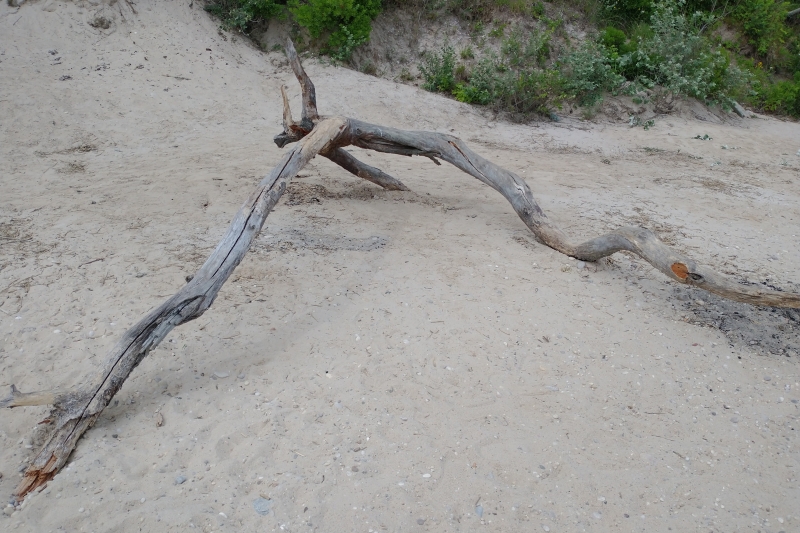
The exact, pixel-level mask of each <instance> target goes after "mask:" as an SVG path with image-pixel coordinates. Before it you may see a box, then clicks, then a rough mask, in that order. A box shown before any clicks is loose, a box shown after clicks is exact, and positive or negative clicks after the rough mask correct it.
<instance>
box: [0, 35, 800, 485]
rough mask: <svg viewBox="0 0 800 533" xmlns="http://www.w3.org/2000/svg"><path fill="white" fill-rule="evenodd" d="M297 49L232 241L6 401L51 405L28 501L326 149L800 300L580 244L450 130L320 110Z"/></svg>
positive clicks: (590, 256) (635, 232)
mask: <svg viewBox="0 0 800 533" xmlns="http://www.w3.org/2000/svg"><path fill="white" fill-rule="evenodd" d="M287 55H288V57H289V61H290V64H291V66H292V69H293V70H294V73H295V76H296V77H297V80H298V82H299V83H300V87H301V89H302V95H303V98H302V101H303V110H302V115H301V119H300V121H299V122H295V121H294V119H293V118H292V113H291V109H290V108H289V103H288V98H287V97H286V92H285V89H283V88H282V95H283V102H284V105H283V126H284V131H283V132H281V133H280V134H278V135H277V136H276V137H275V139H274V140H275V143H276V144H277V145H278V146H280V147H284V146H286V145H287V144H290V143H294V142H300V144H298V145H297V146H295V147H294V148H292V149H291V150H290V151H289V152H287V153H286V154H285V155H284V156H283V158H281V160H280V162H279V163H278V165H277V166H276V167H275V168H274V169H273V170H272V172H271V173H270V174H269V175H268V176H267V177H265V178H264V179H263V180H262V181H261V182H260V183H259V184H258V186H257V188H256V189H255V190H254V191H253V192H252V193H251V194H250V196H249V197H248V198H247V200H246V201H245V203H244V204H243V205H242V207H241V208H240V209H239V211H238V213H236V216H235V217H234V219H233V221H232V222H231V224H230V227H229V228H228V231H227V232H226V234H225V236H224V237H223V239H222V241H221V242H220V243H219V244H218V245H217V247H216V249H215V250H214V252H213V253H212V254H211V256H210V257H209V258H208V259H207V260H206V262H205V263H204V264H203V266H202V267H201V268H200V270H199V271H198V272H197V274H196V275H195V276H194V277H193V278H192V279H191V281H189V282H188V283H187V284H186V285H185V286H184V287H182V288H181V289H180V290H179V291H178V292H177V293H176V294H175V295H174V296H172V297H171V298H169V299H167V300H166V301H165V302H164V303H162V304H161V305H160V306H158V307H156V308H155V309H153V310H152V311H150V312H149V313H148V314H147V315H146V316H145V317H144V318H142V319H141V320H140V321H139V322H138V323H137V324H135V325H134V326H133V327H132V328H130V329H129V330H128V331H126V332H125V334H124V335H123V336H122V338H121V339H120V340H119V342H117V344H116V345H115V346H114V348H113V349H112V350H111V352H110V353H109V354H108V356H107V357H106V359H105V362H104V363H103V364H102V366H101V367H100V368H99V369H98V371H97V373H96V374H95V375H94V376H91V377H90V378H89V379H87V380H86V382H85V383H84V384H83V385H81V386H79V387H77V388H75V389H71V390H63V391H45V392H35V393H28V394H26V393H22V392H20V391H19V390H17V389H16V387H13V386H12V388H11V395H10V396H8V397H7V398H5V399H3V400H0V407H9V408H12V407H20V406H30V405H51V406H52V411H51V413H50V415H49V416H48V418H47V421H46V424H47V428H48V432H49V433H48V438H47V440H46V442H45V444H44V445H43V447H42V448H41V450H39V451H38V453H37V455H36V456H35V458H34V459H33V460H32V462H31V464H30V466H29V468H28V469H27V471H26V472H25V474H24V477H23V479H22V481H21V483H20V484H19V486H18V487H17V489H16V491H15V494H14V496H15V498H16V499H17V500H21V499H22V498H24V497H25V495H26V494H28V493H30V492H31V491H33V490H35V489H37V488H39V487H42V486H43V485H44V484H46V483H47V482H48V481H49V480H50V479H52V478H53V476H55V475H56V473H58V471H59V469H61V467H62V466H63V465H64V464H65V463H66V462H67V460H68V458H69V456H70V454H71V453H72V450H73V449H74V448H75V446H76V444H77V442H78V440H79V439H80V437H81V436H82V435H83V433H84V432H85V431H86V430H87V429H89V428H90V427H91V426H92V425H93V424H94V423H95V421H96V420H97V418H98V417H99V416H100V414H101V413H102V412H103V410H104V409H105V407H106V406H107V405H108V403H109V402H110V401H111V399H112V398H113V397H114V395H115V394H116V393H117V391H119V389H120V388H121V387H122V384H123V383H124V382H125V380H126V379H127V378H128V376H129V375H130V374H131V372H132V371H133V369H134V368H136V366H137V365H138V364H139V363H140V362H141V361H142V360H143V359H144V357H145V356H146V355H147V354H148V353H149V352H150V351H151V350H153V349H154V348H155V347H156V346H157V345H158V344H159V343H160V342H161V341H162V340H163V339H164V338H165V337H166V336H167V334H168V333H169V332H170V331H171V330H172V329H173V328H174V327H176V326H179V325H181V324H184V323H186V322H188V321H190V320H194V319H195V318H197V317H199V316H200V315H202V314H203V313H204V312H205V311H206V310H207V309H208V308H209V307H210V306H211V304H212V303H213V302H214V299H215V298H216V296H217V294H218V292H219V290H220V289H221V288H222V285H223V284H224V283H225V282H226V281H227V279H228V278H229V277H230V275H231V273H232V272H233V270H234V269H235V268H236V267H237V266H238V265H239V263H240V262H241V261H242V259H243V258H244V256H245V254H246V253H247V251H248V249H249V248H250V246H251V244H252V243H253V240H254V239H255V238H256V236H257V235H258V233H259V231H260V230H261V227H262V226H263V224H264V221H265V220H266V218H267V215H269V213H270V211H271V210H272V209H273V208H274V207H275V205H276V204H277V202H278V200H279V199H280V197H281V195H282V194H283V193H284V191H285V190H286V187H287V185H288V183H289V181H290V180H291V179H292V178H293V177H294V176H295V175H297V173H298V172H299V171H300V170H301V169H302V168H303V167H304V166H305V165H306V164H307V163H308V162H309V161H310V160H311V159H313V158H314V157H315V156H316V155H322V156H324V157H326V158H328V159H330V160H331V161H333V162H334V163H336V164H338V165H340V166H341V167H343V168H345V169H346V170H348V171H349V172H351V173H353V174H354V175H356V176H358V177H360V178H363V179H365V180H368V181H370V182H372V183H375V184H377V185H379V186H381V187H384V188H385V189H389V190H408V189H407V187H406V186H405V185H403V183H401V182H400V181H398V180H397V179H395V178H393V177H392V176H389V175H388V174H386V173H384V172H382V171H381V170H379V169H377V168H374V167H371V166H369V165H366V164H364V163H362V162H361V161H359V160H358V159H356V158H355V157H353V155H351V154H350V153H349V152H347V151H345V150H344V147H346V146H357V147H360V148H365V149H369V150H375V151H378V152H385V153H391V154H398V155H405V156H415V155H417V156H425V157H429V158H431V159H432V160H433V161H434V162H437V163H438V161H437V159H441V160H443V161H446V162H448V163H450V164H452V165H454V166H456V167H457V168H459V169H460V170H462V171H464V172H466V173H467V174H469V175H471V176H473V177H475V178H477V179H479V180H480V181H482V182H483V183H485V184H486V185H488V186H489V187H491V188H493V189H494V190H496V191H497V192H499V193H500V194H502V195H503V197H505V198H506V200H508V201H509V203H510V204H511V206H512V207H513V208H514V210H515V211H516V213H517V214H518V215H519V217H520V218H521V219H522V221H523V222H524V223H525V224H526V225H527V226H528V228H530V230H531V232H532V233H533V234H534V235H535V237H536V238H537V239H538V240H539V241H540V242H541V243H543V244H545V245H547V246H549V247H551V248H553V249H555V250H558V251H559V252H561V253H564V254H566V255H569V256H571V257H574V258H576V259H581V260H584V261H597V260H598V259H600V258H603V257H606V256H609V255H611V254H613V253H615V252H618V251H622V250H626V251H628V252H632V253H634V254H636V255H638V256H640V257H641V258H643V259H645V260H646V261H647V262H649V263H650V264H651V265H653V266H654V267H655V268H656V269H658V270H659V271H661V272H662V273H663V274H664V275H666V276H667V277H669V278H670V279H672V280H674V281H676V282H678V283H683V284H685V285H691V286H694V287H697V288H700V289H704V290H707V291H709V292H713V293H715V294H718V295H720V296H723V297H725V298H729V299H731V300H736V301H740V302H745V303H748V304H752V305H762V306H775V307H792V308H800V294H796V293H789V292H781V291H775V290H766V289H763V288H761V287H760V286H755V285H747V284H741V283H738V282H736V281H733V280H731V279H729V278H727V277H725V276H722V275H720V274H717V273H716V272H714V271H713V270H711V269H710V268H707V267H704V266H702V265H700V264H698V263H697V262H695V261H694V260H693V259H691V258H689V257H686V256H684V255H682V254H680V253H678V252H676V251H675V250H673V249H671V248H670V247H669V246H667V245H666V244H664V243H663V242H661V241H660V240H659V239H658V237H657V236H656V235H655V234H654V233H652V232H651V231H649V230H647V229H644V228H640V227H624V228H620V229H618V230H616V231H613V232H611V233H607V234H605V235H602V236H600V237H596V238H594V239H591V240H589V241H585V242H577V241H575V240H573V239H571V238H570V237H569V236H568V235H567V234H566V233H564V232H563V231H562V230H561V229H559V228H558V227H557V226H555V225H554V224H553V223H552V222H551V221H550V219H549V218H548V217H547V215H546V214H545V213H544V211H543V210H542V209H541V207H539V204H537V203H536V200H535V199H534V197H533V194H532V192H531V189H530V187H528V184H527V183H525V181H524V180H523V179H522V178H520V177H519V176H517V175H516V174H514V173H513V172H509V171H508V170H505V169H504V168H502V167H499V166H497V165H496V164H494V163H492V162H490V161H488V160H486V159H484V158H483V157H481V156H480V155H478V154H476V153H475V152H473V151H472V150H470V149H469V147H467V145H466V144H465V143H464V142H463V141H461V140H460V139H458V138H457V137H453V136H450V135H443V134H439V133H431V132H424V131H403V130H399V129H394V128H387V127H384V126H376V125H373V124H368V123H366V122H361V121H359V120H355V119H350V118H344V117H320V115H319V113H318V112H317V104H316V92H315V88H314V84H313V83H312V82H311V80H310V78H309V77H308V76H307V75H306V73H305V71H304V69H303V67H302V65H301V63H300V59H299V57H298V55H297V52H296V51H295V49H294V46H293V45H292V43H291V41H290V42H289V43H288V45H287Z"/></svg>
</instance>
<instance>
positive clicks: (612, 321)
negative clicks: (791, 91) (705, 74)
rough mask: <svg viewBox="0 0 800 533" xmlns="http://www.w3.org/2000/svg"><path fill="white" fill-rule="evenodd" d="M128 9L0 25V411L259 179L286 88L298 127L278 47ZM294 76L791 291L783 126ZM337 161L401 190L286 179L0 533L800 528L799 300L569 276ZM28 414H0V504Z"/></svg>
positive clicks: (789, 127) (792, 193)
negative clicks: (526, 112)
mask: <svg viewBox="0 0 800 533" xmlns="http://www.w3.org/2000/svg"><path fill="white" fill-rule="evenodd" d="M135 11H136V13H134V12H133V10H132V8H131V4H128V3H126V2H115V3H113V4H111V5H108V4H105V3H96V2H83V1H81V2H58V1H54V0H45V1H30V2H27V3H25V4H23V5H22V6H21V7H19V8H16V7H9V6H8V4H7V3H6V2H3V3H2V5H0V95H2V96H0V162H2V172H1V173H0V387H2V391H3V392H2V395H5V394H6V392H7V391H8V390H9V388H10V386H11V385H12V384H13V385H16V386H17V387H18V388H19V389H20V390H23V391H32V390H42V389H50V388H58V387H69V386H74V385H77V384H79V383H81V381H82V379H83V378H84V377H85V376H87V375H89V374H91V372H92V371H94V370H95V369H96V368H97V366H98V365H99V364H100V363H101V361H102V360H103V357H104V355H105V354H106V353H107V352H108V351H109V350H110V349H111V347H112V346H113V345H114V343H115V342H116V340H117V339H118V338H119V336H120V335H121V334H122V333H123V332H124V331H125V330H126V329H127V328H128V327H130V326H131V325H132V324H134V323H135V322H136V321H137V320H138V319H139V318H141V316H143V315H144V314H145V313H146V312H147V311H149V310H150V309H152V308H153V307H155V306H156V305H158V304H160V303H161V302H162V301H163V300H164V299H165V298H167V297H169V296H171V295H172V294H173V293H174V292H175V291H176V290H178V288H180V287H181V285H182V284H183V283H185V278H186V276H190V275H192V274H193V273H194V272H195V271H196V270H197V269H198V267H199V266H200V265H201V264H202V263H203V261H204V260H205V258H206V257H207V256H208V254H209V253H210V252H211V251H212V250H213V249H214V247H215V246H216V244H217V242H218V241H219V239H220V237H221V236H222V235H223V233H224V231H225V229H226V228H227V225H228V223H229V222H230V219H231V217H232V216H233V214H234V213H235V212H236V210H237V209H238V208H239V206H240V205H241V203H242V201H244V199H245V198H246V197H247V195H248V194H249V193H250V191H251V189H252V188H253V187H254V186H255V184H256V183H257V182H258V181H259V180H260V179H261V177H263V176H264V175H265V174H267V173H268V172H269V171H270V169H272V168H273V167H274V166H275V164H276V163H277V162H278V160H279V158H280V157H281V155H282V154H283V151H282V150H280V149H278V148H277V147H276V146H275V145H274V144H273V142H272V137H273V136H274V135H275V134H277V133H279V132H280V131H281V129H282V128H281V96H280V87H281V85H286V86H287V87H288V90H289V94H290V96H291V98H292V103H293V105H294V106H295V107H294V108H295V110H296V111H295V112H296V113H298V110H299V109H300V90H299V87H298V85H297V83H296V81H295V79H294V76H293V74H292V71H291V69H290V68H289V67H288V64H287V62H286V60H285V58H284V57H283V56H282V55H281V54H280V53H277V52H271V53H264V52H261V51H259V50H258V49H256V48H255V47H254V46H253V45H252V44H251V43H250V42H248V41H246V40H245V39H244V38H242V37H235V36H233V35H232V34H223V33H221V32H219V31H218V28H217V23H216V22H215V21H214V20H213V19H211V18H210V16H209V15H208V14H207V13H206V12H205V11H204V10H203V9H202V7H201V6H200V4H198V3H192V2H189V1H186V0H181V1H175V2H165V1H156V0H141V1H139V2H138V3H136V4H135ZM100 18H103V19H104V20H105V21H106V22H107V26H108V27H105V28H104V27H103V26H105V25H106V24H105V23H98V20H99V19H100ZM304 62H305V66H306V69H307V70H308V73H309V75H310V76H311V78H312V79H313V81H314V83H315V84H316V87H317V95H318V102H319V109H320V112H321V113H323V114H326V115H344V116H350V117H355V118H358V119H361V120H366V121H369V122H372V123H376V124H382V125H386V126H393V127H399V128H405V129H417V130H431V131H439V132H443V133H448V134H452V135H456V136H458V137H460V138H462V139H464V140H465V141H466V142H467V143H469V144H470V146H471V147H472V148H473V149H474V150H475V151H476V152H478V153H480V154H482V155H483V156H484V157H486V158H488V159H490V160H492V161H493V162H495V163H497V164H499V165H501V166H503V167H505V168H507V169H509V170H512V171H514V172H516V173H518V174H519V175H520V176H522V177H524V178H525V179H526V180H527V181H528V183H529V185H530V186H531V188H532V189H533V192H534V195H535V196H536V198H537V200H538V201H539V202H540V204H541V206H542V208H543V209H544V210H545V211H546V212H547V213H548V215H549V216H550V217H551V218H552V219H553V220H554V221H555V222H557V223H558V224H559V225H561V227H563V228H564V229H565V231H567V232H568V233H569V234H570V235H573V236H575V237H582V238H590V237H592V236H595V235H599V234H601V233H603V232H606V231H608V230H611V229H613V228H616V227H619V226H622V225H641V226H644V227H647V228H649V229H651V230H653V231H655V232H656V233H657V234H658V235H659V236H660V237H661V238H662V239H663V240H664V241H665V242H667V243H668V244H670V245H672V246H674V247H675V248H676V249H677V250H679V251H681V252H683V253H686V254H688V255H690V256H691V257H693V258H695V259H697V260H698V261H703V262H704V263H705V264H707V265H708V266H710V267H712V268H715V269H717V270H718V271H720V272H723V273H725V274H728V275H730V276H731V277H732V278H734V279H738V280H742V281H749V282H752V283H756V284H762V283H764V284H767V285H770V286H775V287H779V288H781V289H784V290H793V291H797V290H798V289H800V272H799V271H798V268H797V264H798V262H800V248H798V242H800V238H799V237H800V155H798V154H799V153H800V152H798V151H799V150H800V125H798V124H797V123H796V122H791V121H782V120H779V119H776V118H770V117H766V116H754V117H752V118H747V119H742V118H739V117H737V116H736V115H732V114H731V115H729V114H727V113H723V112H722V111H696V112H695V111H692V109H695V108H694V107H692V106H690V105H689V104H687V105H686V108H685V112H682V113H676V114H675V115H674V116H670V115H667V116H662V117H659V118H658V120H656V124H655V126H654V127H653V128H651V129H649V130H644V129H643V128H641V127H635V128H632V127H629V126H628V125H627V124H625V123H617V122H612V121H610V120H600V119H598V120H595V121H593V122H585V121H580V120H578V119H572V118H569V117H568V116H566V117H563V118H562V120H561V121H560V122H537V123H532V124H513V123H510V122H505V121H503V120H502V119H500V118H498V117H495V116H493V115H491V114H488V113H486V112H484V111H482V110H480V109H478V108H475V107H470V106H468V105H465V104H461V103H459V102H456V101H454V100H451V99H447V98H443V97H441V96H438V95H435V94H431V93H428V92H425V91H423V90H421V89H419V88H416V87H413V86H410V85H398V84H395V83H393V82H391V81H388V80H384V79H379V78H376V77H370V76H367V75H364V74H360V73H358V72H355V71H352V70H348V69H345V68H342V67H335V66H332V65H330V64H327V63H326V62H325V61H320V60H318V59H314V58H304ZM703 135H707V136H709V137H710V138H711V139H710V140H701V139H696V138H695V137H696V136H701V137H702V136H703ZM355 152H358V157H359V158H360V159H361V160H363V161H365V162H366V163H369V164H370V165H373V166H376V167H379V168H381V169H383V170H384V171H386V172H387V173H389V174H391V175H393V176H395V177H397V178H398V179H400V180H402V181H403V182H404V183H405V184H406V185H408V186H409V187H410V188H411V192H389V191H384V190H382V189H380V188H378V187H376V186H374V185H372V184H370V183H367V182H365V181H363V180H359V179H357V178H355V177H353V176H352V175H350V174H348V173H347V172H345V171H344V170H342V169H341V168H339V167H337V166H335V165H334V164H333V163H331V162H330V161H328V160H326V159H324V158H317V159H315V160H314V161H312V163H311V164H310V165H309V166H308V167H307V168H306V169H304V170H303V171H302V172H301V174H300V175H299V176H298V177H297V179H295V180H294V181H293V182H292V184H291V185H290V187H289V190H288V191H287V193H286V195H285V196H284V198H283V199H282V200H281V202H280V204H278V206H277V207H276V208H275V210H274V212H273V213H272V214H271V215H270V216H269V218H268V219H267V222H266V224H265V226H264V229H263V230H262V232H261V235H260V236H259V237H258V240H257V242H256V244H255V246H254V247H253V248H252V249H251V251H250V253H249V254H248V255H247V257H246V259H245V260H244V261H243V263H242V264H241V265H240V266H239V268H238V269H237V270H236V271H235V273H234V274H233V276H232V277H231V279H230V280H229V281H228V283H227V284H226V285H225V286H224V287H223V289H222V291H221V292H220V295H219V297H218V298H217V300H216V302H215V303H214V305H213V306H212V307H211V309H209V310H208V311H207V312H206V313H205V314H204V315H203V316H202V317H201V318H200V319H198V320H196V321H193V322H191V323H189V324H186V325H184V326H181V327H179V328H177V329H175V330H174V331H173V332H172V333H171V334H170V336H169V337H168V338H167V340H166V341H165V342H163V343H162V344H161V345H160V346H159V347H158V348H157V349H156V350H155V351H154V352H153V353H151V354H150V355H149V356H148V357H147V358H146V359H145V360H144V362H143V363H142V364H141V365H140V366H139V367H138V368H137V369H136V370H135V371H134V373H133V374H132V376H131V378H130V379H129V380H128V381H127V382H126V383H125V385H124V387H123V388H122V390H121V391H120V392H119V394H118V395H117V396H116V397H115V399H114V400H113V401H112V403H111V405H110V406H109V407H108V408H107V409H106V411H105V412H104V414H103V415H102V416H101V418H100V419H99V421H98V422H97V424H96V425H95V427H94V428H92V429H90V430H89V431H88V432H86V434H85V435H84V436H83V438H82V439H81V440H80V442H79V444H78V446H77V448H76V450H75V452H74V454H73V455H72V458H71V459H70V461H69V463H68V466H67V467H66V468H65V469H64V470H63V471H62V472H61V473H59V474H58V475H57V476H56V477H55V478H54V479H53V480H52V481H50V482H49V483H48V484H47V486H46V488H45V489H44V490H42V491H41V492H36V493H34V494H32V495H31V496H29V497H28V498H27V499H26V500H25V501H24V502H23V503H22V504H21V505H19V506H17V507H13V506H9V507H5V510H4V512H3V513H2V514H0V530H3V531H21V532H46V531H66V532H73V531H74V532H84V531H85V532H106V531H114V532H134V531H137V532H138V531H153V532H156V531H157V532H162V531H163V532H172V531H203V532H211V531H231V532H233V531H237V532H238V531H243V532H250V531H252V532H256V531H258V532H262V531H292V532H305V531H307V532H320V533H322V532H342V531H348V532H349V531H353V532H364V533H369V532H374V533H377V532H381V533H382V532H400V531H402V532H407V531H430V532H445V531H448V532H449V531H453V532H470V531H493V532H495V531H496V532H538V531H544V532H552V533H558V532H582V531H590V532H606V531H607V532H618V531H642V532H661V531H664V532H666V531H674V532H687V531H703V532H706V531H707V532H720V533H722V532H734V531H736V532H754V533H755V532H763V533H767V532H769V533H773V532H774V533H778V532H780V531H784V532H787V533H788V532H791V531H798V530H800V505H798V501H800V481H799V480H798V477H800V471H799V469H800V450H799V449H798V447H799V444H800V439H798V434H800V420H798V417H799V416H800V403H798V402H799V401H800V372H798V364H799V363H800V359H798V357H800V313H798V312H797V311H796V310H795V311H787V310H774V309H759V308H755V307H752V306H748V305H746V304H739V303H733V302H729V301H725V300H722V299H721V298H718V297H716V296H714V295H711V294H709V293H706V292H703V291H700V290H697V289H691V288H687V287H684V286H681V285H679V284H677V283H674V282H672V281H670V280H668V279H666V278H665V277H664V276H663V275H662V274H660V273H659V272H657V271H655V270H654V269H653V268H652V267H651V266H650V265H649V264H647V263H646V262H645V261H643V260H641V259H639V258H638V257H635V256H633V255H629V254H616V255H615V256H613V257H612V258H611V259H610V260H601V261H599V262H598V263H583V262H580V261H575V260H571V259H570V258H567V257H565V256H563V255H561V254H559V253H557V252H555V251H553V250H551V249H549V248H547V247H546V246H544V245H542V244H539V243H537V242H536V241H535V240H534V238H533V237H532V235H531V234H530V232H529V230H528V229H527V228H526V227H525V225H524V224H523V223H522V222H521V221H520V220H519V218H518V217H517V216H516V214H515V213H514V211H513V210H512V209H511V207H510V206H509V205H508V203H507V202H506V201H505V200H504V199H503V198H502V197H501V196H500V195H498V194H497V193H495V192H494V191H492V190H490V189H489V188H488V187H486V186H485V185H483V184H481V183H480V182H478V181H476V180H475V179H473V178H471V177H469V176H467V175H465V174H463V173H461V172H460V171H459V170H458V169H456V168H454V167H452V166H448V165H442V166H436V165H434V164H433V163H432V162H431V161H430V160H428V159H426V158H413V159H412V158H408V157H401V156H391V155H387V154H379V153H374V152H365V151H360V150H358V149H354V153H355ZM47 413H48V409H47V408H45V407H25V408H17V409H13V410H5V411H3V412H2V413H0V443H1V444H2V446H0V473H2V477H1V478H0V494H2V495H3V497H4V498H6V499H8V498H10V497H11V495H12V493H13V491H14V488H15V487H16V485H17V483H18V482H19V480H20V478H21V475H22V474H21V473H22V471H24V468H25V466H26V464H27V463H26V461H29V460H30V458H31V457H32V455H33V453H34V452H35V451H36V449H37V444H38V442H37V438H36V432H35V428H36V426H37V423H38V422H39V421H41V420H42V419H43V418H45V417H46V415H47ZM159 423H160V425H159ZM2 505H3V506H5V505H6V500H4V501H3V502H2Z"/></svg>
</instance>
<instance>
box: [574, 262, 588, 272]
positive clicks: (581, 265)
mask: <svg viewBox="0 0 800 533" xmlns="http://www.w3.org/2000/svg"><path fill="white" fill-rule="evenodd" d="M575 267H576V268H577V269H578V270H583V269H584V268H586V263H584V262H583V261H578V262H577V263H575Z"/></svg>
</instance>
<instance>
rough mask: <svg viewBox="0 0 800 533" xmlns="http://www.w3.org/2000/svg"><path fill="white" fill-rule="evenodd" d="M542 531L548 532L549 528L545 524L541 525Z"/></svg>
mask: <svg viewBox="0 0 800 533" xmlns="http://www.w3.org/2000/svg"><path fill="white" fill-rule="evenodd" d="M542 529H543V530H544V531H545V533H546V532H547V531H550V527H549V526H548V525H547V524H542Z"/></svg>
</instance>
